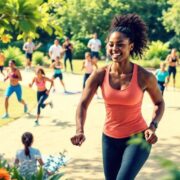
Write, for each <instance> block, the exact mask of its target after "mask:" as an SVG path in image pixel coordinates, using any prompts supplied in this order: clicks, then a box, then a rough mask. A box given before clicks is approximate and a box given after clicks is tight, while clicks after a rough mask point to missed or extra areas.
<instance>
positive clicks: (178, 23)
mask: <svg viewBox="0 0 180 180" xmlns="http://www.w3.org/2000/svg"><path fill="white" fill-rule="evenodd" d="M168 3H169V4H170V7H169V8H168V10H167V11H166V12H164V13H163V24H164V26H165V28H166V30H167V31H168V32H169V31H171V30H172V31H174V32H175V33H176V35H180V1H179V0H169V1H168Z"/></svg>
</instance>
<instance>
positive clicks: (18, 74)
mask: <svg viewBox="0 0 180 180" xmlns="http://www.w3.org/2000/svg"><path fill="white" fill-rule="evenodd" d="M16 72H17V76H18V80H19V81H22V76H21V73H20V71H19V70H18V69H17V70H16Z"/></svg>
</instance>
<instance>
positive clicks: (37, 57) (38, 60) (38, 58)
mask: <svg viewBox="0 0 180 180" xmlns="http://www.w3.org/2000/svg"><path fill="white" fill-rule="evenodd" d="M43 59H44V54H43V53H42V52H39V51H36V52H35V53H33V62H34V64H35V65H41V66H42V65H43V64H44V62H43Z"/></svg>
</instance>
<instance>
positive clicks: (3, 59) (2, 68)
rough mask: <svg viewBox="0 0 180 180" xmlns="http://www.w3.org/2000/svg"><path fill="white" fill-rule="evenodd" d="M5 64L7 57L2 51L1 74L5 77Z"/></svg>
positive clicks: (0, 59) (0, 53)
mask: <svg viewBox="0 0 180 180" xmlns="http://www.w3.org/2000/svg"><path fill="white" fill-rule="evenodd" d="M4 62H5V56H4V54H3V52H2V51H1V50H0V73H1V74H2V75H3V76H4V77H5V74H4V72H3V70H4Z"/></svg>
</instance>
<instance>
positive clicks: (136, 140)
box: [128, 133, 150, 151]
mask: <svg viewBox="0 0 180 180" xmlns="http://www.w3.org/2000/svg"><path fill="white" fill-rule="evenodd" d="M128 144H134V145H140V146H141V148H143V149H146V150H147V151H150V146H149V144H148V143H147V141H146V140H145V139H144V138H143V133H139V134H136V135H134V136H132V137H131V138H130V140H129V141H128Z"/></svg>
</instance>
